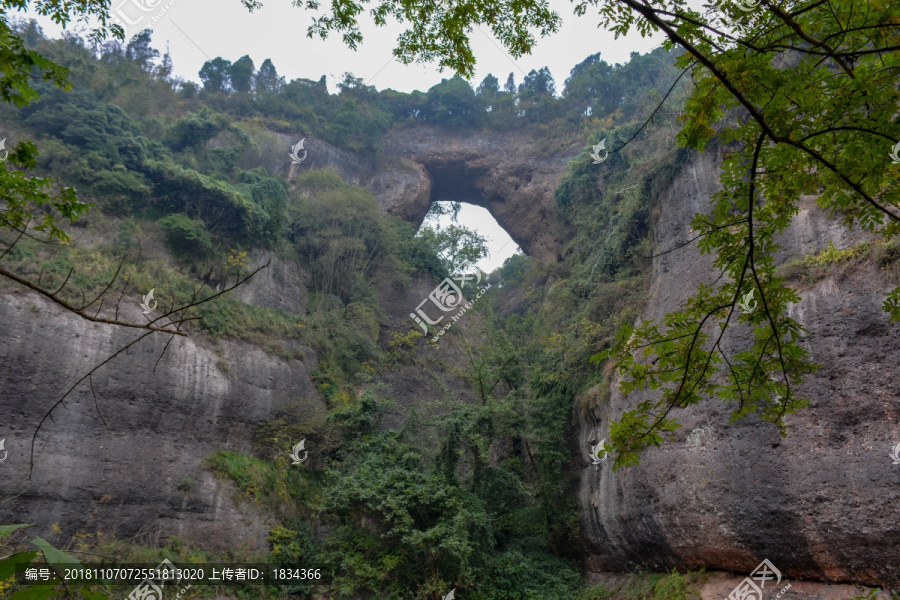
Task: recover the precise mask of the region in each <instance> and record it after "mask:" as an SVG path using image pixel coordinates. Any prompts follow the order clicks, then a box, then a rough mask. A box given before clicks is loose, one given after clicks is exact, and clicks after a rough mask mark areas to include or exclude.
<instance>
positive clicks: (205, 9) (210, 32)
mask: <svg viewBox="0 0 900 600" xmlns="http://www.w3.org/2000/svg"><path fill="white" fill-rule="evenodd" d="M111 4H112V8H113V9H114V10H115V9H121V10H122V11H126V12H125V14H126V15H127V16H128V17H129V18H132V19H133V18H134V17H135V16H137V15H141V14H144V15H147V16H146V17H145V21H142V22H141V24H140V27H142V26H143V24H144V22H148V23H149V20H150V18H152V17H153V16H154V15H157V14H158V13H159V11H160V10H164V14H162V16H161V17H160V18H159V19H157V20H156V22H155V23H152V29H153V31H154V34H153V45H154V47H156V48H157V49H160V50H161V51H162V50H164V49H165V47H166V45H167V44H168V46H169V50H170V53H171V56H172V60H173V62H174V67H175V75H177V76H179V77H183V78H185V79H190V80H193V81H197V82H199V77H198V75H197V73H198V71H199V70H200V68H201V67H202V66H203V63H204V62H206V61H207V60H209V59H211V58H215V57H217V56H221V57H222V58H225V59H227V60H230V61H235V60H237V59H238V58H240V57H241V56H243V55H245V54H247V55H249V56H250V58H252V59H253V62H254V63H255V64H256V66H257V67H258V66H259V65H261V64H262V62H263V61H264V60H265V59H267V58H271V59H272V62H273V63H274V64H275V67H276V68H277V69H278V72H279V74H281V75H283V76H284V77H285V78H286V79H287V80H288V81H290V80H292V79H296V78H301V77H302V78H306V79H313V80H318V79H319V78H320V77H321V76H322V75H326V76H327V78H328V84H329V90H330V91H332V92H335V91H336V86H335V83H336V82H337V81H339V80H340V79H341V76H342V74H343V73H344V72H347V71H349V72H351V73H353V74H354V75H355V76H357V77H361V78H362V79H363V80H364V81H366V82H367V83H369V85H374V86H375V87H376V88H378V89H379V90H381V89H386V88H392V89H395V90H398V91H403V92H411V91H413V90H421V91H427V90H428V89H429V88H430V87H431V86H433V85H435V84H437V83H440V81H441V79H443V78H447V77H452V76H453V73H452V72H449V71H444V72H443V73H441V72H439V71H438V70H437V68H436V67H435V66H433V65H416V64H413V65H409V66H404V65H401V64H400V63H398V62H397V61H395V60H393V58H392V54H391V50H392V49H393V48H394V46H395V43H396V39H397V35H398V34H399V33H400V31H401V30H402V29H401V28H400V27H399V26H388V27H381V28H379V27H375V26H374V25H372V24H371V22H370V21H363V22H364V23H365V25H364V26H363V36H364V40H363V44H362V45H361V46H360V48H359V49H358V50H357V51H356V52H354V51H352V50H350V49H348V48H347V47H346V46H345V45H344V44H343V42H342V41H341V39H340V37H339V36H334V37H331V38H329V39H327V40H324V41H323V40H320V39H318V38H316V39H310V38H308V37H306V30H307V27H308V26H309V23H310V21H311V14H310V13H308V12H305V11H304V10H302V9H299V8H296V7H294V6H292V4H291V0H263V8H262V9H259V10H257V11H254V12H253V13H250V12H248V11H247V9H246V8H244V6H243V5H242V4H241V2H240V0H113V1H112V3H111ZM141 4H143V6H152V7H154V8H155V9H156V10H154V11H150V12H149V13H140V12H138V9H137V8H136V7H137V6H138V5H141ZM323 5H327V2H325V3H323ZM166 6H170V8H168V9H165V7H166ZM550 6H551V8H553V9H554V10H556V11H557V12H558V13H559V14H560V16H561V17H562V20H563V24H562V27H561V29H560V31H559V32H558V33H556V34H554V35H552V36H550V37H547V38H543V39H539V40H538V43H537V45H536V47H535V49H534V51H533V53H532V54H531V55H529V56H524V57H521V58H519V59H517V60H515V61H513V59H512V58H510V56H509V55H508V54H507V53H506V52H505V51H504V50H503V49H502V47H501V46H500V44H499V42H497V41H496V40H495V39H494V38H493V36H490V34H489V32H488V30H487V29H486V28H481V29H476V30H474V31H473V33H472V47H473V50H474V52H475V56H476V58H477V61H478V62H477V65H476V74H475V77H474V79H473V80H472V85H473V87H474V86H477V85H478V83H479V82H480V81H481V80H482V79H483V78H484V77H485V76H486V75H487V74H488V73H492V74H494V75H495V76H496V77H497V78H498V79H499V80H500V82H501V84H502V83H503V82H504V81H505V80H506V77H507V75H508V74H509V73H511V72H512V73H514V74H515V79H516V82H517V83H520V82H521V81H522V79H523V77H524V73H528V72H529V71H530V70H531V69H540V68H541V67H544V66H546V67H549V69H550V71H551V72H552V73H553V77H554V79H555V80H556V87H557V91H562V88H563V83H564V82H565V80H566V78H567V77H568V76H569V71H570V70H571V69H572V67H574V66H575V65H576V64H578V63H579V62H581V61H582V60H584V59H585V58H586V57H587V56H588V55H590V54H594V53H596V52H600V53H601V57H602V58H603V60H605V61H607V62H608V63H611V64H612V63H621V62H626V61H627V60H628V58H629V55H630V54H631V52H640V53H645V52H649V51H650V50H652V49H653V48H655V47H656V46H658V45H659V44H660V43H661V41H662V36H659V35H657V36H654V37H652V38H642V37H641V36H640V35H639V34H638V33H636V32H632V33H631V34H630V35H629V36H627V37H624V38H620V39H619V40H616V39H615V38H614V36H613V34H611V33H609V32H607V31H605V30H604V29H602V28H598V27H597V23H598V22H599V19H598V17H597V16H596V14H592V13H589V14H588V15H585V16H584V17H576V16H575V15H573V14H572V4H571V3H570V2H569V1H568V0H550ZM23 16H24V15H23ZM29 16H33V14H32V15H29ZM38 21H39V22H40V24H41V26H42V27H43V28H44V32H45V33H46V34H48V35H50V36H53V37H56V36H58V35H59V34H60V32H61V29H60V28H59V27H58V26H57V25H55V24H54V23H52V22H51V21H49V20H48V19H43V18H39V19H38ZM70 28H71V26H70ZM136 29H138V28H132V30H129V32H128V33H129V34H131V35H133V34H134V33H136ZM486 34H487V35H486ZM489 36H490V37H489ZM459 220H460V222H461V223H462V224H465V225H467V226H469V227H477V228H478V229H479V230H480V231H481V233H482V235H485V236H486V237H489V238H490V239H491V243H490V247H491V250H492V256H491V258H490V259H486V260H484V261H482V262H481V263H480V264H479V266H480V267H481V268H482V269H484V270H485V271H490V270H492V269H493V268H495V267H497V266H500V265H501V264H502V263H503V260H504V259H505V258H507V257H508V256H509V255H511V254H512V252H514V251H515V247H516V246H515V244H514V243H508V242H509V236H507V235H506V233H505V232H504V231H503V230H502V228H500V227H499V226H498V225H497V224H496V222H493V219H490V218H489V214H488V213H487V211H486V210H485V209H482V208H478V207H474V206H471V205H467V204H464V205H463V210H462V211H461V212H460V215H459ZM501 234H502V235H501ZM504 245H505V247H504ZM501 248H503V249H502V250H501Z"/></svg>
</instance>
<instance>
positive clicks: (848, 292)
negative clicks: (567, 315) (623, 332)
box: [579, 152, 900, 597]
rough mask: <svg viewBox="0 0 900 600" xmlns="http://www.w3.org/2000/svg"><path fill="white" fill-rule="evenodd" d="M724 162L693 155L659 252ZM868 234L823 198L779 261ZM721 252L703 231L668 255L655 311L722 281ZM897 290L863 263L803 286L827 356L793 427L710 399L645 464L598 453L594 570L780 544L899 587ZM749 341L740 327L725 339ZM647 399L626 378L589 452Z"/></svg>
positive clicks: (808, 204)
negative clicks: (891, 309)
mask: <svg viewBox="0 0 900 600" xmlns="http://www.w3.org/2000/svg"><path fill="white" fill-rule="evenodd" d="M720 160H721V157H720V156H718V155H717V154H716V153H715V152H708V153H706V154H699V155H695V156H693V157H692V160H691V161H690V162H689V163H688V164H687V165H686V166H685V167H684V168H683V169H682V171H681V172H680V174H679V175H678V176H677V177H676V178H675V180H674V181H673V182H672V184H671V186H670V187H669V188H668V189H667V190H666V191H665V192H664V193H663V194H662V197H661V198H660V199H659V211H660V212H659V214H658V217H657V218H656V221H655V224H654V228H653V241H654V246H655V252H660V251H663V250H666V249H668V248H672V247H674V246H676V245H677V244H678V243H680V242H683V241H685V240H687V239H689V238H690V237H691V232H690V230H689V229H690V221H691V218H692V216H693V215H694V213H696V212H708V211H709V210H710V202H709V199H710V198H711V196H712V194H713V193H715V192H716V191H717V189H718V173H719V165H720ZM863 239H865V236H864V234H861V233H859V232H850V231H847V230H846V229H844V228H843V227H841V225H840V223H839V222H838V221H837V220H836V219H828V218H827V216H826V215H825V214H824V213H823V212H822V211H821V210H819V209H818V208H817V207H816V205H815V203H814V202H813V201H812V200H811V199H810V200H808V201H805V202H804V203H803V206H802V211H801V213H800V215H799V216H798V218H797V219H796V222H795V224H794V225H793V226H792V227H791V228H790V230H789V231H787V232H786V233H785V235H783V236H782V239H781V243H782V245H783V249H782V250H781V253H780V257H779V260H780V261H782V262H783V261H786V260H788V259H790V258H796V257H799V256H802V255H804V254H807V253H813V252H817V251H820V250H823V249H824V248H825V247H826V246H827V244H828V241H829V240H832V241H833V242H834V245H835V246H836V247H838V248H845V247H848V246H850V245H853V244H855V243H858V242H860V241H862V240H863ZM711 262H712V259H711V257H710V256H709V255H705V256H704V255H701V254H700V253H699V251H698V249H697V247H696V244H692V245H689V246H687V247H685V248H683V249H682V250H679V251H677V252H672V253H669V254H666V255H664V256H660V257H658V258H656V259H654V263H653V280H652V288H651V291H650V300H649V303H648V306H647V309H646V311H645V313H644V318H651V319H658V318H660V317H662V316H663V315H664V314H665V313H667V312H670V311H672V310H676V309H677V308H679V306H680V303H681V302H683V301H684V300H685V299H687V298H688V297H689V296H691V295H692V294H693V293H694V292H695V290H696V285H697V282H699V281H707V282H711V281H712V280H713V279H714V278H715V277H716V275H717V274H714V273H713V270H712V268H711ZM892 288H893V285H891V284H890V283H889V282H887V281H886V280H885V278H884V276H883V275H882V274H881V273H879V271H878V270H877V268H876V267H875V266H873V265H864V266H863V267H862V268H860V269H857V270H855V271H853V272H851V273H850V274H849V275H847V276H846V277H845V278H843V279H835V278H833V277H832V278H828V279H825V280H824V281H820V282H818V283H817V284H816V285H814V286H812V287H810V288H808V289H804V290H802V291H801V293H800V295H801V297H802V301H801V302H800V303H799V304H797V305H795V306H794V307H793V310H792V316H793V317H794V318H796V319H798V320H799V321H800V322H801V323H802V324H803V325H804V326H805V327H806V328H807V329H808V330H809V333H808V335H807V336H806V338H805V339H804V342H803V343H804V345H805V346H806V347H807V348H808V349H809V351H810V355H811V359H812V360H813V361H814V362H817V363H820V364H821V365H822V368H821V369H820V371H819V372H818V373H817V374H814V375H810V376H808V377H807V378H806V382H805V383H804V385H803V386H802V387H801V389H799V390H798V391H797V392H798V394H799V395H801V396H802V397H805V398H808V399H809V400H810V401H811V405H810V406H809V407H808V408H806V409H804V410H802V411H801V412H800V413H799V414H797V415H793V416H791V417H789V418H788V420H787V422H788V424H789V426H790V431H789V435H788V436H787V438H781V437H780V435H779V434H778V432H777V430H776V429H775V427H774V426H773V425H771V424H769V423H764V422H761V421H760V420H759V419H758V418H756V417H755V416H751V417H749V418H746V419H743V420H741V421H739V422H737V423H734V424H732V425H728V416H729V413H730V410H729V409H728V408H727V407H725V406H723V405H722V404H721V403H719V402H717V401H708V402H705V403H702V404H701V405H699V406H696V407H691V408H689V409H685V410H681V411H680V412H679V413H678V415H677V418H678V419H679V420H680V422H681V423H682V424H683V425H684V427H682V428H681V429H680V430H679V434H678V436H677V439H676V441H675V442H673V443H668V444H664V445H663V446H662V447H661V448H652V447H651V448H650V449H649V450H647V451H645V452H644V454H643V457H642V461H641V465H640V466H639V467H633V468H626V469H622V470H620V471H619V472H618V473H613V471H612V468H611V464H610V463H611V461H609V462H608V463H605V464H603V465H602V466H586V467H585V468H584V470H583V472H582V475H583V478H582V483H581V490H580V494H579V501H580V503H581V506H582V519H583V523H584V532H585V534H586V536H587V538H588V540H589V542H590V544H591V554H592V556H591V558H590V559H589V561H588V563H589V568H590V569H591V570H594V571H598V572H599V571H604V570H617V569H621V568H622V566H623V565H626V564H629V563H630V564H634V565H647V566H649V567H651V568H655V569H667V568H671V567H679V568H697V567H700V566H705V567H706V568H707V569H721V570H727V571H732V572H735V573H746V574H749V573H750V572H751V570H752V569H753V568H754V567H756V565H757V564H758V563H759V562H760V561H761V559H763V558H768V559H769V560H770V561H772V563H773V564H775V565H776V566H777V567H778V568H779V569H780V570H781V571H782V572H783V573H785V574H786V575H787V576H789V577H792V578H800V579H813V580H821V581H830V582H842V581H852V582H860V583H869V584H873V585H882V586H891V587H894V588H896V587H900V526H898V522H900V467H898V466H896V465H892V461H891V459H890V458H889V457H888V454H889V452H890V450H891V447H892V446H893V445H894V444H896V443H898V442H900V370H898V366H897V357H898V356H900V324H898V323H890V322H889V320H888V317H887V315H886V314H885V313H884V312H883V311H882V309H881V303H882V301H883V299H884V296H885V295H886V293H887V292H888V291H889V290H890V289H892ZM746 339H747V338H746V335H745V333H743V332H740V331H739V330H737V329H736V330H735V331H733V332H729V335H727V336H726V340H727V341H726V344H727V347H728V348H730V349H734V348H736V347H737V346H738V345H739V344H743V343H744V342H746ZM601 396H602V395H601ZM639 398H640V396H639V395H637V394H635V395H633V396H629V397H625V396H623V395H622V394H621V392H619V391H618V389H617V387H616V386H613V391H612V394H611V397H610V398H609V399H608V401H606V400H601V402H600V403H599V406H597V407H596V408H595V409H594V411H593V412H592V413H591V414H588V415H581V416H580V418H581V421H582V428H581V432H580V441H579V443H580V446H581V448H582V450H583V452H584V461H585V464H588V463H590V460H589V459H588V452H589V448H590V444H591V443H596V442H598V441H599V440H600V439H602V438H604V437H607V436H608V428H607V423H608V421H609V419H610V418H616V417H617V416H618V415H620V414H621V412H622V411H623V410H627V409H629V408H632V407H634V406H635V405H636V403H637V402H638V400H639ZM810 597H813V596H810ZM823 597H824V596H823Z"/></svg>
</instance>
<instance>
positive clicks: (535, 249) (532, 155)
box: [370, 128, 568, 264]
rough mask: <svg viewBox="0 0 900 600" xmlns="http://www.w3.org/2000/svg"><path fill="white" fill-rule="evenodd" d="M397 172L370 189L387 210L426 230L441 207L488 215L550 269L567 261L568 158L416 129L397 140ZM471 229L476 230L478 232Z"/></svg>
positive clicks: (530, 146) (511, 139) (485, 135)
mask: <svg viewBox="0 0 900 600" xmlns="http://www.w3.org/2000/svg"><path fill="white" fill-rule="evenodd" d="M386 146H390V147H391V148H392V154H393V160H394V161H395V162H394V168H393V169H390V170H384V171H382V172H381V173H379V175H378V176H377V177H375V178H373V180H372V181H371V183H370V187H371V189H372V190H373V191H374V192H375V194H376V196H377V197H378V198H379V201H380V202H381V204H382V206H383V207H384V208H385V210H386V211H387V212H388V213H390V214H394V215H397V216H399V217H401V218H403V219H405V220H407V221H410V222H411V223H413V224H414V225H416V227H420V226H421V225H422V222H423V221H424V220H425V216H426V215H427V214H428V211H429V209H430V208H431V205H432V204H433V203H435V202H442V201H457V202H461V203H465V204H470V205H474V206H478V207H481V208H484V209H486V210H487V211H488V212H489V213H490V215H491V217H493V219H494V220H495V221H496V222H497V224H498V225H499V226H500V227H502V229H503V230H504V231H505V232H506V233H507V234H508V235H509V237H510V238H511V239H512V240H513V242H514V243H515V244H516V245H517V246H519V248H521V250H522V251H523V252H524V253H525V254H527V255H529V256H531V257H532V258H535V259H537V260H539V261H541V262H543V263H548V264H549V263H554V262H557V261H558V260H559V254H560V251H561V250H562V245H563V243H562V240H563V239H566V226H565V224H564V222H563V219H561V217H560V215H559V214H558V213H557V211H556V202H555V198H554V193H553V192H554V190H555V189H556V186H557V184H558V182H559V179H560V177H561V176H562V174H563V173H564V172H565V168H566V162H567V160H568V158H567V157H565V156H555V157H547V156H541V155H540V152H538V151H537V150H536V149H535V144H534V143H533V141H532V140H528V139H522V136H517V135H516V134H514V133H501V132H480V133H478V134H470V135H463V134H456V135H454V134H450V133H448V132H446V131H441V130H426V129H425V128H422V129H415V130H413V131H407V132H405V133H404V134H403V137H399V138H395V139H392V140H389V141H388V142H387V143H386ZM470 227H471V225H470Z"/></svg>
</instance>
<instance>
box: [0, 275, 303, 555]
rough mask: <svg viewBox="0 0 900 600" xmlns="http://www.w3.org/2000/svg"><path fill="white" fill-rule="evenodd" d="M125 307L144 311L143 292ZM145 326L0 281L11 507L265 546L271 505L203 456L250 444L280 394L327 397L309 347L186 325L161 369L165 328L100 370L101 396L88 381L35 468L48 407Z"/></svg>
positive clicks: (0, 484)
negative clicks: (242, 495) (219, 337)
mask: <svg viewBox="0 0 900 600" xmlns="http://www.w3.org/2000/svg"><path fill="white" fill-rule="evenodd" d="M276 273H277V271H276ZM256 293H257V294H263V292H262V291H261V290H260V289H259V288H257V290H256ZM123 316H125V317H127V318H129V319H131V320H134V321H139V319H140V317H141V316H142V315H141V314H140V312H139V309H138V307H137V300H135V301H134V302H133V303H131V304H130V305H128V306H127V307H125V311H124V315H123ZM138 335H140V334H139V333H135V331H134V330H131V331H127V330H123V329H121V328H115V327H111V326H107V325H102V324H95V323H90V322H88V321H85V320H83V319H80V318H75V317H72V316H69V315H67V314H63V311H62V310H61V309H59V308H58V307H56V305H54V304H52V303H50V302H49V301H46V300H43V299H42V298H39V297H36V296H34V295H33V294H30V293H19V292H9V291H6V292H3V293H2V294H0V362H2V364H3V374H2V377H3V380H2V394H0V414H3V415H4V418H3V428H2V429H3V431H2V434H0V435H2V436H5V437H6V439H7V443H6V445H7V448H8V450H9V458H8V459H7V461H6V462H5V463H4V464H3V468H2V470H0V490H2V496H3V497H4V498H6V497H8V496H13V497H12V498H11V499H8V500H7V501H6V502H4V503H3V504H2V505H0V521H2V522H5V523H35V524H40V525H48V524H51V523H59V524H60V526H61V527H63V528H64V530H66V531H72V530H77V528H80V527H88V528H90V529H92V530H98V531H103V532H106V533H118V534H120V535H133V534H134V533H136V532H139V531H140V530H141V529H142V528H145V527H149V526H152V527H154V528H157V527H158V528H159V529H160V530H164V531H165V532H166V533H172V534H178V535H182V536H184V537H187V538H191V539H195V540H197V541H198V542H201V543H202V544H204V545H205V546H207V547H209V548H210V549H211V550H213V551H218V552H222V551H225V550H227V549H229V548H242V547H247V548H249V549H251V550H254V549H262V548H263V547H264V546H263V543H264V540H265V537H264V535H259V534H260V533H262V532H263V531H264V528H263V526H264V525H265V523H264V517H263V516H262V515H260V514H257V512H256V511H254V510H253V509H251V508H250V507H241V506H237V505H235V503H234V501H233V500H232V495H233V492H234V488H233V486H232V485H230V484H226V483H224V482H222V481H219V480H217V479H215V478H214V477H213V476H212V475H211V474H210V473H209V472H208V471H206V470H204V469H203V468H202V467H201V462H202V461H203V459H204V458H206V457H207V456H209V455H210V454H211V453H213V452H216V451H218V450H227V449H230V450H235V451H241V450H243V451H249V450H250V449H251V445H250V444H251V439H252V437H251V436H252V430H253V426H254V425H255V423H257V422H259V421H260V420H262V419H265V418H271V417H272V414H273V412H274V407H275V406H277V405H278V404H280V403H281V402H283V401H285V400H288V399H290V398H292V397H296V396H301V397H304V398H310V399H317V398H318V396H317V393H316V391H315V389H314V387H313V385H312V383H311V381H310V377H309V373H310V371H311V370H312V369H314V368H315V365H316V358H315V353H314V352H313V351H312V350H311V349H309V348H303V349H301V350H302V351H303V352H304V354H305V357H306V358H305V359H304V360H303V361H297V360H294V361H284V360H280V359H278V358H276V357H273V356H271V355H267V354H266V353H265V352H263V351H262V350H260V349H259V348H256V347H254V346H252V345H249V344H246V343H243V342H237V341H223V342H221V343H219V344H216V345H213V344H211V343H208V342H204V341H202V340H200V339H191V338H181V337H176V338H175V339H174V340H173V341H172V343H171V345H170V346H169V348H168V350H167V351H166V352H165V354H164V356H163V358H162V360H160V361H159V364H158V366H156V369H155V371H154V366H155V365H156V361H157V359H158V358H159V357H160V355H161V354H162V352H163V349H164V346H165V344H166V342H167V341H168V336H163V335H151V336H150V337H148V338H147V339H145V340H143V341H141V342H139V343H138V344H137V345H135V346H133V347H132V348H131V349H130V350H129V351H128V353H127V354H123V355H120V356H118V357H117V358H115V359H114V360H113V361H112V362H111V363H109V364H108V365H107V366H105V367H103V368H102V370H100V371H98V372H97V375H96V376H94V377H93V387H94V390H95V392H96V395H97V402H96V407H95V402H94V398H93V396H92V394H91V388H90V385H89V382H85V383H84V384H82V385H80V386H79V387H78V388H77V389H76V390H75V392H74V393H73V394H72V396H70V398H69V399H68V400H67V401H66V403H65V406H61V407H59V408H58V409H57V410H56V411H55V412H54V413H53V416H54V419H53V420H52V421H51V420H47V421H46V422H45V423H44V426H43V428H42V430H41V433H40V434H39V436H38V438H37V442H36V445H35V455H36V460H35V467H34V471H33V473H32V475H31V479H30V481H29V480H28V479H27V474H28V466H29V460H30V444H31V436H32V434H33V432H34V431H35V428H36V427H37V425H38V423H39V421H40V419H41V418H42V416H43V415H44V414H45V413H46V411H47V410H48V409H49V408H50V407H51V406H52V405H53V404H54V403H55V402H56V401H57V399H58V398H59V397H60V396H61V395H62V394H63V392H64V391H65V389H67V388H68V387H69V386H71V385H72V384H73V383H74V382H75V381H77V380H78V378H79V377H81V376H83V375H84V374H85V373H86V372H87V371H88V370H90V368H91V367H93V366H94V365H95V364H97V363H98V362H100V361H102V360H103V359H105V358H106V357H107V356H108V355H110V354H112V353H113V352H115V351H116V350H118V349H119V348H121V347H122V346H124V345H126V344H127V343H128V342H129V341H131V340H133V339H135V338H136V337H138ZM97 408H99V411H100V413H101V414H102V415H103V418H104V420H105V421H106V423H107V424H108V426H109V428H108V429H107V427H106V426H104V423H103V421H101V418H100V417H99V416H98V414H97ZM184 478H192V479H194V480H196V481H197V482H198V483H197V485H196V486H195V487H194V490H193V491H191V492H190V493H185V492H182V491H179V490H178V489H177V486H178V484H179V482H181V481H182V480H183V479H184ZM248 532H253V533H255V534H256V535H248Z"/></svg>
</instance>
